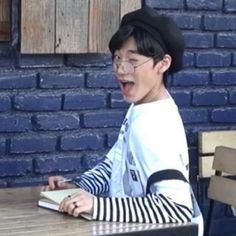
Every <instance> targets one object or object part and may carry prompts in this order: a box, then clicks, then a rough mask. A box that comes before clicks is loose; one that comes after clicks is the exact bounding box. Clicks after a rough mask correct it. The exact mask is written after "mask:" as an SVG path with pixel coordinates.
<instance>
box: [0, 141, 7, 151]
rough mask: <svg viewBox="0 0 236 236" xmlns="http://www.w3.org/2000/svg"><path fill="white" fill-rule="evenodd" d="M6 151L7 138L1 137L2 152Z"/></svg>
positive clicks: (0, 147) (0, 146)
mask: <svg viewBox="0 0 236 236" xmlns="http://www.w3.org/2000/svg"><path fill="white" fill-rule="evenodd" d="M5 152H6V140H5V139H2V138H1V139H0V154H1V155H3V154H5Z"/></svg>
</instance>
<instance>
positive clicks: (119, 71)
mask: <svg viewBox="0 0 236 236" xmlns="http://www.w3.org/2000/svg"><path fill="white" fill-rule="evenodd" d="M116 73H117V74H120V75H125V74H127V71H126V70H125V66H124V64H123V63H122V62H121V63H120V64H119V65H116Z"/></svg>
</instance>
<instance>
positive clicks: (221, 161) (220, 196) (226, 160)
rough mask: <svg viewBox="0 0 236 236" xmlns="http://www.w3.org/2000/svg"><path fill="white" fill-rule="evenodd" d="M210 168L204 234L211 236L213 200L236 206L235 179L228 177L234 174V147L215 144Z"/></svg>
mask: <svg viewBox="0 0 236 236" xmlns="http://www.w3.org/2000/svg"><path fill="white" fill-rule="evenodd" d="M212 168H213V169H214V170H215V174H214V175H213V176H212V177H211V179H210V183H209V188H208V197H209V198H210V199H211V200H210V208H209V212H208V218H207V224H206V230H205V236H211V231H212V222H213V213H214V207H215V201H218V202H221V203H224V204H228V205H230V206H234V207H236V179H233V178H229V175H234V176H235V175H236V148H230V147H225V146H217V147H216V148H215V154H214V160H213V167H212Z"/></svg>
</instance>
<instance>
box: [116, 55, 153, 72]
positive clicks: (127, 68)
mask: <svg viewBox="0 0 236 236" xmlns="http://www.w3.org/2000/svg"><path fill="white" fill-rule="evenodd" d="M150 60H152V58H149V59H147V60H146V61H144V62H141V63H140V64H138V65H134V64H132V62H130V61H121V60H119V59H114V60H113V70H114V72H115V73H118V70H119V69H120V68H121V69H122V71H123V72H124V73H127V74H133V73H134V71H135V69H136V68H137V67H139V66H142V65H143V64H145V63H147V62H148V61H150Z"/></svg>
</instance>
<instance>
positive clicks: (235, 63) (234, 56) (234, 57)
mask: <svg viewBox="0 0 236 236" xmlns="http://www.w3.org/2000/svg"><path fill="white" fill-rule="evenodd" d="M233 65H234V66H236V52H235V53H233Z"/></svg>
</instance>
